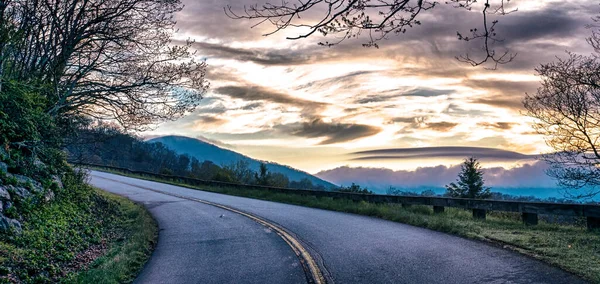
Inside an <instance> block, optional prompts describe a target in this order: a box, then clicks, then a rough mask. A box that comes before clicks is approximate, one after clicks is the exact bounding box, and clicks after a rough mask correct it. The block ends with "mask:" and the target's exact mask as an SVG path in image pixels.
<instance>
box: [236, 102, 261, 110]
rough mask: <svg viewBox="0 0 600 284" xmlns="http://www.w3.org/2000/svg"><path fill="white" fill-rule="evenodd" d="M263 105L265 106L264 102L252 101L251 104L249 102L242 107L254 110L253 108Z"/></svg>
mask: <svg viewBox="0 0 600 284" xmlns="http://www.w3.org/2000/svg"><path fill="white" fill-rule="evenodd" d="M262 106H263V104H262V103H260V102H257V103H251V104H247V105H245V106H243V107H241V109H243V110H253V109H257V108H260V107H262Z"/></svg>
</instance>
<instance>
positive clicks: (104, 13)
mask: <svg viewBox="0 0 600 284" xmlns="http://www.w3.org/2000/svg"><path fill="white" fill-rule="evenodd" d="M181 8H182V4H181V3H180V1H179V0H46V1H40V0H0V32H1V36H2V39H1V41H0V67H1V68H0V70H1V71H0V72H1V73H0V84H2V83H4V82H8V81H11V80H12V81H17V82H19V83H20V84H26V85H29V86H37V88H38V90H39V92H40V93H42V94H43V96H44V97H45V98H46V100H47V112H48V113H49V114H51V115H52V116H53V117H62V116H78V115H83V116H88V117H92V118H96V119H106V120H116V121H118V122H119V123H120V124H121V125H122V126H124V127H126V128H131V129H144V128H145V127H147V126H148V125H151V124H153V123H156V122H159V121H162V120H168V119H174V118H177V117H180V116H181V115H183V114H185V113H187V112H189V111H192V110H194V109H195V108H196V107H197V105H198V103H199V100H200V99H201V98H202V95H203V94H204V92H205V90H206V89H207V87H208V84H207V83H206V81H205V70H206V65H205V63H204V62H196V61H194V60H193V53H191V52H190V51H189V49H188V48H189V44H190V43H188V44H187V45H184V46H175V45H172V44H171V37H172V35H173V33H174V32H175V29H174V26H175V21H174V19H173V14H174V13H175V12H177V11H179V10H181Z"/></svg>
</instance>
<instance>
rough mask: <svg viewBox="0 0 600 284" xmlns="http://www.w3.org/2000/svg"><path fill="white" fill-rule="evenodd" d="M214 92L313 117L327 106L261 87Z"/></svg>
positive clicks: (241, 87)
mask: <svg viewBox="0 0 600 284" xmlns="http://www.w3.org/2000/svg"><path fill="white" fill-rule="evenodd" d="M214 92H215V93H217V94H221V95H226V96H229V97H231V98H235V99H242V100H245V101H251V102H254V101H262V102H271V103H278V104H284V105H289V106H294V107H298V108H300V109H302V113H303V114H305V115H307V116H313V115H315V114H316V113H318V112H319V111H320V110H321V109H322V108H324V107H326V106H327V104H326V103H322V102H315V101H309V100H305V99H300V98H296V97H293V96H290V95H287V94H284V93H280V92H277V91H274V90H271V89H268V88H265V87H261V86H244V85H241V86H233V85H230V86H224V87H219V88H216V89H214ZM254 107H256V105H255V106H254Z"/></svg>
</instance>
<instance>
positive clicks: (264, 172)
mask: <svg viewBox="0 0 600 284" xmlns="http://www.w3.org/2000/svg"><path fill="white" fill-rule="evenodd" d="M270 176H271V174H270V173H269V170H268V169H267V165H266V164H265V163H260V169H259V173H254V178H255V179H256V184H258V185H269V179H270Z"/></svg>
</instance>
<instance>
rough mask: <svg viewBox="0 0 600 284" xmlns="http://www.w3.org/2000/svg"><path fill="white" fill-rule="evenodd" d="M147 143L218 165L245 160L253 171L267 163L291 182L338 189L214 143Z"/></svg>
mask: <svg viewBox="0 0 600 284" xmlns="http://www.w3.org/2000/svg"><path fill="white" fill-rule="evenodd" d="M147 142H149V143H156V142H159V143H162V144H163V145H165V146H166V147H167V148H169V149H171V150H173V151H175V152H177V153H178V154H188V155H190V156H193V157H196V158H197V159H198V160H200V161H205V160H208V161H212V162H213V163H215V164H217V165H227V164H230V163H234V162H237V161H239V160H244V161H247V162H248V163H249V167H250V168H251V169H252V170H254V171H258V169H259V167H260V164H261V163H265V164H266V165H267V167H268V169H269V171H271V172H278V173H281V174H284V175H286V176H287V177H288V178H289V179H290V181H300V180H301V179H303V178H308V179H309V180H310V181H311V182H312V183H313V184H314V185H322V186H324V187H325V188H328V189H330V188H333V187H337V186H336V185H335V184H333V183H331V182H329V181H327V180H324V179H322V178H319V177H316V176H314V175H311V174H309V173H307V172H305V171H302V170H299V169H295V168H292V167H290V166H287V165H281V164H278V163H275V162H270V161H263V160H259V159H254V158H252V157H249V156H246V155H244V154H241V153H238V152H235V151H233V150H229V149H226V148H223V147H219V146H217V145H215V144H213V143H210V142H207V141H203V140H200V139H196V138H191V137H187V136H180V135H167V136H161V137H155V138H152V139H148V140H147Z"/></svg>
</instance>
